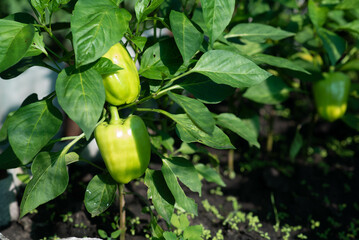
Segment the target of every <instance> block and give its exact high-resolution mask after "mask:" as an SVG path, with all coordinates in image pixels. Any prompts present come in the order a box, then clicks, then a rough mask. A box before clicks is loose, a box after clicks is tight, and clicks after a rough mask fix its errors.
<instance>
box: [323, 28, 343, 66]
mask: <svg viewBox="0 0 359 240" xmlns="http://www.w3.org/2000/svg"><path fill="white" fill-rule="evenodd" d="M318 35H319V37H320V39H321V40H322V41H323V45H324V49H325V51H326V52H327V54H328V56H329V60H330V63H331V65H333V66H334V65H335V64H336V63H337V61H338V60H339V59H340V58H341V56H342V55H343V53H344V51H345V49H346V46H347V43H346V41H345V40H344V39H343V38H341V37H339V36H338V35H337V34H335V33H333V32H331V31H329V30H326V29H324V28H319V29H318Z"/></svg>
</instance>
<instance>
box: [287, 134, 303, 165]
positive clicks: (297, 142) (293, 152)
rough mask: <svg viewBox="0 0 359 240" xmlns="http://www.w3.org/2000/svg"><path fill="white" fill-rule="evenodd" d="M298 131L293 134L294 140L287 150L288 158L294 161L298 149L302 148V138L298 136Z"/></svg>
mask: <svg viewBox="0 0 359 240" xmlns="http://www.w3.org/2000/svg"><path fill="white" fill-rule="evenodd" d="M299 130H300V129H299V128H298V129H297V131H296V132H295V136H294V139H293V141H292V144H291V145H290V149H289V157H290V159H292V160H293V159H295V157H296V156H297V155H298V153H299V151H300V149H301V148H302V146H303V137H302V135H301V134H300V132H299Z"/></svg>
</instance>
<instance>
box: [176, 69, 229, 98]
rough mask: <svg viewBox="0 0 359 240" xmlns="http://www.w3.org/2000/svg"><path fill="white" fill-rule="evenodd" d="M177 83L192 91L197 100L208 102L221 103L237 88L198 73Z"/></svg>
mask: <svg viewBox="0 0 359 240" xmlns="http://www.w3.org/2000/svg"><path fill="white" fill-rule="evenodd" d="M177 84H178V85H180V86H181V87H183V88H184V89H186V90H187V91H188V92H190V93H192V94H193V96H194V97H195V98H197V100H199V101H201V102H203V103H206V104H217V103H220V102H222V101H223V100H224V99H226V98H227V97H229V96H231V95H232V94H233V92H234V91H235V88H232V87H231V86H228V85H225V84H217V83H215V82H213V81H212V80H211V79H210V78H208V77H206V76H204V75H202V74H198V73H193V74H190V75H189V76H187V77H186V78H185V79H184V80H182V81H179V82H177Z"/></svg>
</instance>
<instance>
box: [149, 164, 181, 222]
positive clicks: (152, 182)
mask: <svg viewBox="0 0 359 240" xmlns="http://www.w3.org/2000/svg"><path fill="white" fill-rule="evenodd" d="M145 184H146V186H147V187H148V192H147V196H148V198H151V199H152V203H153V205H154V206H155V208H156V211H157V212H158V214H159V215H160V216H162V217H163V219H164V220H165V221H166V222H167V223H168V224H169V223H170V222H171V216H172V214H173V211H174V204H175V199H174V198H173V195H172V193H171V191H170V189H169V188H168V186H167V184H166V181H165V179H164V177H163V175H162V172H161V171H155V170H151V169H147V170H146V175H145Z"/></svg>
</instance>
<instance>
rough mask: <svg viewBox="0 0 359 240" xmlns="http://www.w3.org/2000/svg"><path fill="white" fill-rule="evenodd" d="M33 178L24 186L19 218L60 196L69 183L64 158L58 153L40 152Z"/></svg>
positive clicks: (34, 164) (33, 169)
mask: <svg viewBox="0 0 359 240" xmlns="http://www.w3.org/2000/svg"><path fill="white" fill-rule="evenodd" d="M31 172H32V175H33V178H32V179H31V180H30V182H29V183H28V184H27V185H26V188H25V192H24V196H23V198H22V200H21V205H20V218H22V217H23V216H24V215H25V214H27V213H28V212H30V211H32V210H34V209H35V208H37V207H38V206H39V205H41V204H43V203H46V202H48V201H50V200H52V199H54V198H56V197H57V196H59V195H60V194H62V193H63V192H64V191H65V190H66V187H67V184H68V182H69V175H68V172H67V168H66V162H65V157H64V156H62V155H59V154H58V153H49V152H41V153H40V154H39V155H37V157H36V158H35V160H34V162H33V164H32V166H31Z"/></svg>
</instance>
